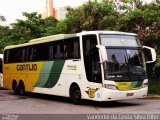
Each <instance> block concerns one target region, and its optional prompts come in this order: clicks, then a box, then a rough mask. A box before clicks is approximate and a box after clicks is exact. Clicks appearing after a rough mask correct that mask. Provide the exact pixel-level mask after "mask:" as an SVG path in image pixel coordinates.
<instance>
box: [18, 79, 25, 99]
mask: <svg viewBox="0 0 160 120" xmlns="http://www.w3.org/2000/svg"><path fill="white" fill-rule="evenodd" d="M18 94H19V95H22V96H23V95H25V86H24V83H23V81H20V82H19V85H18Z"/></svg>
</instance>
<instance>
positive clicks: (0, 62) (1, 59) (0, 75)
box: [0, 54, 3, 88]
mask: <svg viewBox="0 0 160 120" xmlns="http://www.w3.org/2000/svg"><path fill="white" fill-rule="evenodd" d="M2 61H3V54H0V88H3V74H2V70H3V69H2Z"/></svg>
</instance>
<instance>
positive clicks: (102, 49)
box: [96, 45, 107, 63]
mask: <svg viewBox="0 0 160 120" xmlns="http://www.w3.org/2000/svg"><path fill="white" fill-rule="evenodd" d="M96 47H97V48H98V49H99V50H100V55H101V61H100V63H103V62H105V61H107V53H106V48H105V46H103V45H97V46H96Z"/></svg>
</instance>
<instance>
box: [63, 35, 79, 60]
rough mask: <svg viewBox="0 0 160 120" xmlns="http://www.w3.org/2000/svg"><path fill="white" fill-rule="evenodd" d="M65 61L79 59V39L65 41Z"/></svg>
mask: <svg viewBox="0 0 160 120" xmlns="http://www.w3.org/2000/svg"><path fill="white" fill-rule="evenodd" d="M65 52H66V53H65V55H66V59H79V58H80V46H79V37H76V38H70V39H67V40H66V50H65Z"/></svg>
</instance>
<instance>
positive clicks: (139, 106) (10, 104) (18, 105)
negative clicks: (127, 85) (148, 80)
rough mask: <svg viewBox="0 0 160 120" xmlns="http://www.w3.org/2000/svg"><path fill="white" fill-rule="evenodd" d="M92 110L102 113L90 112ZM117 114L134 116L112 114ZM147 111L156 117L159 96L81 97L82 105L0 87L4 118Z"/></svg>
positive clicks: (44, 118) (30, 119)
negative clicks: (102, 99) (115, 99)
mask: <svg viewBox="0 0 160 120" xmlns="http://www.w3.org/2000/svg"><path fill="white" fill-rule="evenodd" d="M77 114H78V115H77ZM94 114H96V115H102V116H93V115H94ZM117 114H118V115H134V116H118V117H115V116H112V115H117ZM148 114H149V115H151V116H149V118H154V120H155V119H156V120H157V119H160V100H154V99H134V100H125V101H118V102H103V103H101V102H93V101H84V103H83V104H82V105H74V104H72V103H71V102H70V100H69V98H65V97H57V96H51V95H42V94H33V93H28V94H27V95H26V96H18V95H14V94H13V92H12V91H10V90H0V120H1V118H2V120H6V118H8V117H9V118H10V117H11V119H12V120H22V119H24V118H27V120H33V119H35V120H36V118H37V117H38V119H39V120H50V119H51V118H52V120H54V119H55V120H58V119H59V118H61V119H62V118H63V119H65V120H67V119H76V120H82V119H100V118H103V119H104V118H105V119H107V118H108V119H109V118H110V117H113V118H114V119H124V118H128V119H131V118H134V119H138V118H139V117H137V116H135V115H145V116H140V118H141V119H142V118H143V117H144V118H145V117H147V116H146V115H148ZM16 115H17V116H16ZM106 115H110V116H109V117H108V116H106ZM152 115H153V116H152ZM156 115H157V116H156ZM34 117H35V118H34ZM95 117H96V118H95ZM119 117H120V118H119ZM121 117H123V118H121ZM13 118H14V119H13ZM147 118H148V117H147ZM110 119H111V118H110Z"/></svg>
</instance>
